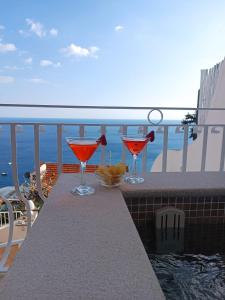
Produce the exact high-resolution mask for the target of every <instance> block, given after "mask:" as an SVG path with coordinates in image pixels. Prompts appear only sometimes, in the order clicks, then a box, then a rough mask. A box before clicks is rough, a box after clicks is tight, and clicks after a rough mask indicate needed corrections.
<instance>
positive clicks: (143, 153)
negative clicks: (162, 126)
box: [142, 126, 148, 173]
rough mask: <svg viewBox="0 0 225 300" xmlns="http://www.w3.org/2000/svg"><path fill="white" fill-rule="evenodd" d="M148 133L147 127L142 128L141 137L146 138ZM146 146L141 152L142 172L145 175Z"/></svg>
mask: <svg viewBox="0 0 225 300" xmlns="http://www.w3.org/2000/svg"><path fill="white" fill-rule="evenodd" d="M147 133H148V126H144V127H143V136H146V135H147ZM147 151H148V148H147V145H145V147H144V149H143V151H142V172H143V173H146V171H147Z"/></svg>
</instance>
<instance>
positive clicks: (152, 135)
mask: <svg viewBox="0 0 225 300" xmlns="http://www.w3.org/2000/svg"><path fill="white" fill-rule="evenodd" d="M146 138H147V139H149V141H150V142H153V141H154V139H155V132H154V131H153V130H152V131H151V132H149V133H148V134H147V135H146Z"/></svg>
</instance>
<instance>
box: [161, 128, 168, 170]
mask: <svg viewBox="0 0 225 300" xmlns="http://www.w3.org/2000/svg"><path fill="white" fill-rule="evenodd" d="M167 151H168V125H164V131H163V157H162V172H163V173H165V172H166V170H167Z"/></svg>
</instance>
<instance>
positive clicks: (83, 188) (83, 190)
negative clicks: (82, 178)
mask: <svg viewBox="0 0 225 300" xmlns="http://www.w3.org/2000/svg"><path fill="white" fill-rule="evenodd" d="M94 192H95V189H94V188H93V187H91V186H87V185H79V186H77V187H75V188H73V189H72V190H71V193H72V194H73V195H80V196H88V195H92V194H94Z"/></svg>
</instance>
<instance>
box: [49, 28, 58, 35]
mask: <svg viewBox="0 0 225 300" xmlns="http://www.w3.org/2000/svg"><path fill="white" fill-rule="evenodd" d="M58 33H59V32H58V30H57V29H56V28H52V29H50V30H49V34H50V35H52V36H57V35H58Z"/></svg>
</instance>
